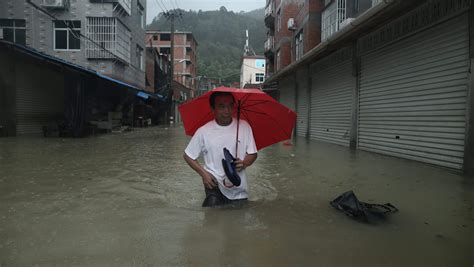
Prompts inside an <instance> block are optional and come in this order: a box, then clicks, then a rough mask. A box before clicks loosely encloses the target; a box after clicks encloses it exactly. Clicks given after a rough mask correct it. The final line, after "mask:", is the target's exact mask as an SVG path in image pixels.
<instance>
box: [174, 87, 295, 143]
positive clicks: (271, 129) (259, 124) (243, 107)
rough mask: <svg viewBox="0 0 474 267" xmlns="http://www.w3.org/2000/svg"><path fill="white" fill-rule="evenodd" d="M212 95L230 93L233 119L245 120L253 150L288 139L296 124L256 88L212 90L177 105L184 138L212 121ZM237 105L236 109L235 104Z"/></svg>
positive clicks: (287, 111)
mask: <svg viewBox="0 0 474 267" xmlns="http://www.w3.org/2000/svg"><path fill="white" fill-rule="evenodd" d="M213 92H230V93H232V95H233V96H234V98H235V101H236V107H237V108H235V110H234V112H235V116H236V117H239V116H238V115H239V114H237V112H238V110H240V119H243V120H246V121H247V122H248V123H249V124H250V127H252V132H253V135H254V139H255V143H256V145H257V149H258V150H260V149H262V148H264V147H267V146H270V145H272V144H275V143H278V142H280V141H283V140H287V139H290V138H291V133H292V131H293V128H294V127H295V123H296V113H295V112H294V111H292V110H290V109H289V108H287V107H285V106H284V105H282V104H280V103H279V102H278V101H276V100H275V99H273V98H272V97H270V96H269V95H267V94H266V93H264V92H262V91H260V90H259V89H237V88H228V87H218V88H215V89H213V90H211V91H209V92H207V93H205V94H204V95H202V96H200V97H198V98H195V99H193V100H191V101H189V102H186V103H184V104H182V105H180V106H179V112H180V113H181V118H182V120H183V124H184V129H185V131H186V134H187V135H190V136H192V135H194V133H195V132H196V131H197V129H199V127H201V126H203V125H204V124H206V123H207V122H209V121H211V120H214V113H213V112H212V109H211V107H210V105H209V97H210V95H211V94H212V93H213ZM239 104H240V108H238V105H239Z"/></svg>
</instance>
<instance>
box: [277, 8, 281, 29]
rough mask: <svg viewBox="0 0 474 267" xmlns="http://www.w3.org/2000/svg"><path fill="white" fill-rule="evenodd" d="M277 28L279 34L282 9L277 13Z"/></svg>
mask: <svg viewBox="0 0 474 267" xmlns="http://www.w3.org/2000/svg"><path fill="white" fill-rule="evenodd" d="M276 27H277V32H279V31H280V30H281V9H278V11H277V15H276Z"/></svg>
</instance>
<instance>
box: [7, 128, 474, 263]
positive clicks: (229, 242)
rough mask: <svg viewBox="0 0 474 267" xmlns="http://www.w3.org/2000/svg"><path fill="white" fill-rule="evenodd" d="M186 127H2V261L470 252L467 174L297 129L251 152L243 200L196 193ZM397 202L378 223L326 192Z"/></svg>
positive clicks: (378, 258) (360, 258)
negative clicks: (344, 208)
mask: <svg viewBox="0 0 474 267" xmlns="http://www.w3.org/2000/svg"><path fill="white" fill-rule="evenodd" d="M188 140H189V139H188V138H187V137H186V136H184V134H183V129H182V128H180V127H175V128H163V127H155V128H147V129H137V130H135V131H133V132H129V133H123V134H108V135H101V136H95V137H89V138H84V139H61V138H39V137H38V138H1V139H0V266H2V267H3V266H51V265H54V266H473V264H474V260H473V255H474V253H473V252H474V245H473V244H474V241H473V240H474V238H473V232H474V231H473V227H474V216H473V211H474V206H473V205H474V204H473V194H474V190H473V189H474V178H472V177H470V178H468V177H463V176H462V175H460V174H459V173H456V172H454V171H451V170H447V169H442V168H438V167H434V166H429V165H425V164H421V163H417V162H412V161H407V160H402V159H397V158H392V157H386V156H382V155H378V154H373V153H366V152H362V151H358V152H356V153H351V152H349V151H348V149H347V148H344V147H340V146H336V145H331V144H325V143H320V142H315V141H311V142H308V141H306V140H303V139H297V140H295V141H294V145H290V146H289V145H283V144H277V145H274V146H272V147H269V148H266V149H264V150H263V151H261V152H259V158H258V159H257V161H256V163H255V164H254V165H253V166H252V167H250V168H249V169H248V174H249V184H250V201H249V202H248V203H247V204H245V205H242V206H234V207H232V206H228V207H223V208H202V207H200V205H201V202H202V200H203V197H204V193H203V189H202V182H201V180H200V178H199V177H198V176H197V175H196V174H195V173H194V172H193V171H192V170H191V169H190V168H189V167H188V166H187V165H186V164H185V162H184V161H183V159H182V151H183V149H184V147H185V146H186V144H187V142H188ZM347 190H354V192H355V193H356V195H357V196H358V197H359V199H360V200H362V201H366V202H373V203H386V202H391V203H392V204H394V205H395V206H397V207H398V208H399V209H400V212H399V213H396V214H393V215H391V216H390V218H389V220H388V221H387V222H386V223H383V224H380V225H367V224H363V223H359V222H356V221H353V220H351V219H350V218H348V217H346V216H345V215H343V214H342V213H340V212H338V211H336V210H335V209H333V208H332V207H331V206H330V205H329V203H328V202H329V201H330V200H332V199H333V198H335V197H336V196H337V195H339V194H341V193H343V192H345V191H347Z"/></svg>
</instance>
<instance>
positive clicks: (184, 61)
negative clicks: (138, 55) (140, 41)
mask: <svg viewBox="0 0 474 267" xmlns="http://www.w3.org/2000/svg"><path fill="white" fill-rule="evenodd" d="M146 44H147V46H148V47H155V48H157V49H158V51H159V52H160V53H162V54H165V55H169V54H170V52H171V32H170V31H152V30H149V31H147V32H146ZM197 46H198V43H197V41H196V39H194V36H193V34H192V33H191V32H175V33H174V74H173V78H174V80H175V81H177V82H179V83H181V84H182V85H184V86H186V87H188V88H191V90H192V91H191V94H192V95H191V96H188V97H194V94H195V91H196V90H197V85H198V82H197V79H196V74H197V57H196V49H197Z"/></svg>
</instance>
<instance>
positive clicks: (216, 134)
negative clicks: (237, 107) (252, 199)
mask: <svg viewBox="0 0 474 267" xmlns="http://www.w3.org/2000/svg"><path fill="white" fill-rule="evenodd" d="M236 134H237V119H235V118H234V119H233V120H232V123H231V124H229V125H227V126H221V125H219V124H217V122H216V121H215V120H212V121H210V122H208V123H206V124H205V125H203V126H202V127H201V128H199V129H198V130H197V131H196V133H195V134H194V136H193V137H192V138H191V141H190V142H189V144H188V146H187V147H186V149H185V150H184V152H185V153H186V155H188V156H189V157H190V158H192V159H194V160H195V159H197V158H198V157H199V156H201V155H202V156H203V157H204V166H203V167H204V169H205V170H206V171H208V172H209V173H211V174H212V175H213V176H214V177H215V178H216V179H217V181H218V184H219V189H220V190H221V192H222V194H224V196H226V197H227V198H228V199H242V198H248V193H247V190H248V187H247V176H246V174H245V169H244V170H242V171H241V172H239V173H238V174H239V176H240V179H241V183H240V185H239V186H233V187H231V188H228V187H226V186H224V179H227V182H226V185H229V184H230V182H229V179H228V178H227V176H226V175H225V172H224V167H222V159H223V158H224V151H223V148H224V147H226V148H227V149H228V150H229V152H230V153H231V154H232V155H233V156H234V157H235V139H236ZM237 152H238V158H240V159H242V160H243V159H244V158H245V155H246V153H247V154H255V153H257V147H256V145H255V140H254V138H253V133H252V128H251V127H250V125H249V124H248V122H246V121H244V120H240V125H239V146H238V151H237Z"/></svg>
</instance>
